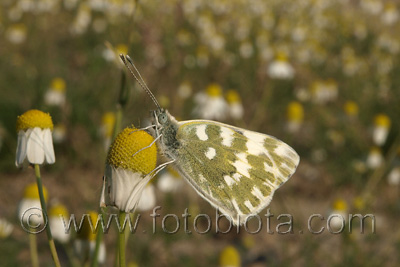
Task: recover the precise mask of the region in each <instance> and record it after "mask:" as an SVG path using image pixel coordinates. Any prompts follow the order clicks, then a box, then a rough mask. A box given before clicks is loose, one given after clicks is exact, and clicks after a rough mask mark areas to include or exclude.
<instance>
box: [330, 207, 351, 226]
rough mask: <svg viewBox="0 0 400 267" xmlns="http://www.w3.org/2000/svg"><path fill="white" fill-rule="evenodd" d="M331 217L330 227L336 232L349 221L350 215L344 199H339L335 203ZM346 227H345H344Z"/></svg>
mask: <svg viewBox="0 0 400 267" xmlns="http://www.w3.org/2000/svg"><path fill="white" fill-rule="evenodd" d="M329 215H330V216H332V215H335V216H332V217H331V220H330V224H329V225H330V227H331V228H332V231H334V232H336V231H338V230H339V229H341V227H342V224H343V223H344V222H345V221H346V220H347V218H348V214H347V203H346V201H345V200H344V199H337V200H335V202H334V203H333V207H332V210H331V212H330V214H329ZM343 227H344V226H343Z"/></svg>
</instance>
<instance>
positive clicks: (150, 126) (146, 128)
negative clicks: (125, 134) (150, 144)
mask: <svg viewBox="0 0 400 267" xmlns="http://www.w3.org/2000/svg"><path fill="white" fill-rule="evenodd" d="M155 127H156V125H149V126H147V127H144V128H140V129H136V130H133V131H132V132H130V133H129V134H132V133H134V132H137V131H144V130H148V129H150V128H155Z"/></svg>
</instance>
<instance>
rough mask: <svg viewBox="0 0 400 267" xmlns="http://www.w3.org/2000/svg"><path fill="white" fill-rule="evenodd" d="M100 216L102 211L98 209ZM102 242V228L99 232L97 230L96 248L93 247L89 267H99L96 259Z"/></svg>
mask: <svg viewBox="0 0 400 267" xmlns="http://www.w3.org/2000/svg"><path fill="white" fill-rule="evenodd" d="M102 215H103V211H102V210H101V208H100V210H99V216H102ZM102 240H103V228H101V229H100V230H97V234H96V246H95V247H94V253H93V258H92V263H91V264H90V266H91V267H97V266H98V265H99V263H98V258H99V251H100V244H101V241H102Z"/></svg>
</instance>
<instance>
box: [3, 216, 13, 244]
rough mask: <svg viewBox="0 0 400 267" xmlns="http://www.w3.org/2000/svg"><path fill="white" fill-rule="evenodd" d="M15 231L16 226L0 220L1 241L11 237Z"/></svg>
mask: <svg viewBox="0 0 400 267" xmlns="http://www.w3.org/2000/svg"><path fill="white" fill-rule="evenodd" d="M13 230H14V226H13V225H12V224H11V223H9V222H8V221H7V220H6V219H3V218H0V240H1V239H6V238H7V237H9V236H10V235H11V233H12V231H13Z"/></svg>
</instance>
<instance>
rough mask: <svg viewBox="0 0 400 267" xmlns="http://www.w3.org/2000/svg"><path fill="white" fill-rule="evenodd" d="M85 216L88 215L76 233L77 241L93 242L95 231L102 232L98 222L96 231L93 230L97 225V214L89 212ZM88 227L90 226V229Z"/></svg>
mask: <svg viewBox="0 0 400 267" xmlns="http://www.w3.org/2000/svg"><path fill="white" fill-rule="evenodd" d="M86 214H88V215H89V216H85V219H84V221H83V223H82V228H81V229H80V230H79V232H77V236H78V238H79V239H84V240H89V241H93V240H96V233H97V231H99V229H100V231H101V230H102V229H101V224H100V222H99V225H98V226H97V229H96V230H94V229H95V227H96V223H97V217H98V213H97V212H95V211H89V212H87V213H86ZM89 220H90V222H89ZM90 224H91V225H90ZM90 226H92V227H90ZM92 229H93V230H92Z"/></svg>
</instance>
